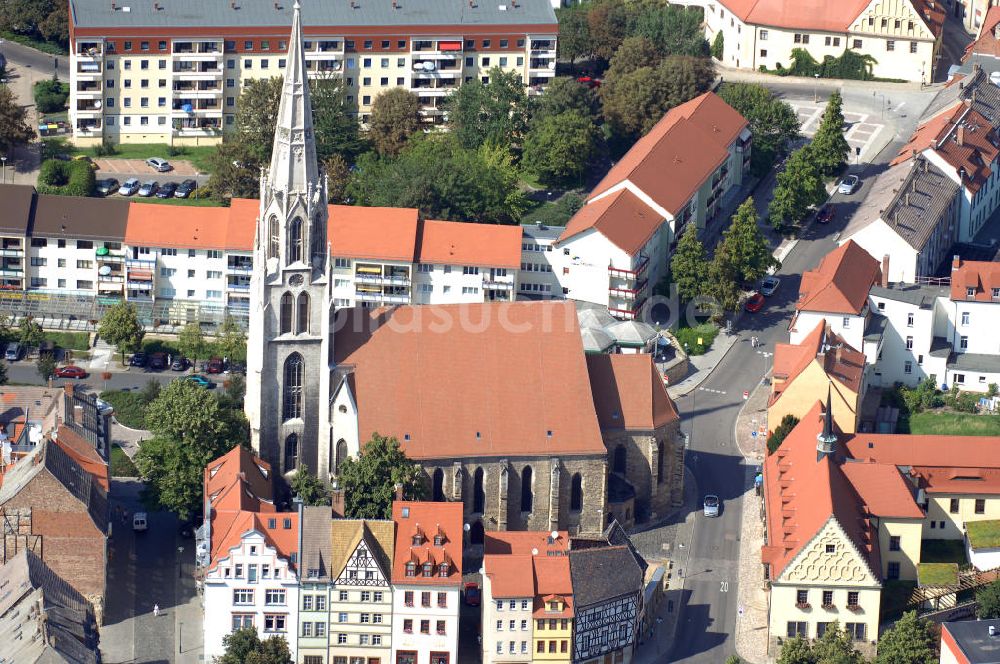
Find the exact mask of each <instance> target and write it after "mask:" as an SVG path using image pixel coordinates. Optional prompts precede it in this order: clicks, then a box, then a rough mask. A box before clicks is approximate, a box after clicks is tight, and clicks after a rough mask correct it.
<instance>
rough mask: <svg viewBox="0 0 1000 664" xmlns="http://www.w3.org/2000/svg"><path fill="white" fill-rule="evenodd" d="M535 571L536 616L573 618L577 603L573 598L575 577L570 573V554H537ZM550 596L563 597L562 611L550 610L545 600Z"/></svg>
mask: <svg viewBox="0 0 1000 664" xmlns="http://www.w3.org/2000/svg"><path fill="white" fill-rule="evenodd" d="M532 565H533V567H534V572H535V603H534V612H533V614H532V615H534V616H535V617H536V618H541V617H543V616H544V617H546V618H572V617H573V608H574V606H575V605H576V603H575V601H574V599H573V578H572V576H571V574H570V567H569V556H551V557H548V556H545V557H543V556H535V557H534V558H533V559H532ZM549 598H559V599H561V600H562V601H563V602H564V604H565V606H564V607H563V610H562V611H559V612H553V611H549V610H548V609H547V608H546V606H545V601H546V600H547V599H549Z"/></svg>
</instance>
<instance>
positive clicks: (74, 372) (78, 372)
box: [56, 364, 87, 379]
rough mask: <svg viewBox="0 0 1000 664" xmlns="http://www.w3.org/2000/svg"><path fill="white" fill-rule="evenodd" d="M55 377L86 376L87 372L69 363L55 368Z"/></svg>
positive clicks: (78, 377)
mask: <svg viewBox="0 0 1000 664" xmlns="http://www.w3.org/2000/svg"><path fill="white" fill-rule="evenodd" d="M56 377H57V378H77V379H80V378H86V377H87V372H86V371H84V370H83V369H81V368H80V367H78V366H74V365H72V364H70V365H69V366H65V367H59V368H58V369H56Z"/></svg>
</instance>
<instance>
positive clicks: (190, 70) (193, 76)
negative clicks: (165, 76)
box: [174, 63, 222, 81]
mask: <svg viewBox="0 0 1000 664" xmlns="http://www.w3.org/2000/svg"><path fill="white" fill-rule="evenodd" d="M174 76H175V77H177V80H178V81H215V80H219V79H221V78H222V67H220V66H218V65H217V64H216V65H215V66H212V67H208V66H206V65H205V63H200V64H199V65H198V66H192V67H182V66H180V65H179V64H175V65H174Z"/></svg>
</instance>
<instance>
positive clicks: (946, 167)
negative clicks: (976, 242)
mask: <svg viewBox="0 0 1000 664" xmlns="http://www.w3.org/2000/svg"><path fill="white" fill-rule="evenodd" d="M942 140H950V136H945V137H944V139H942ZM922 154H923V155H924V156H926V157H927V158H928V159H929V160H930V161H931V162H933V163H934V165H935V166H937V167H938V168H940V169H941V170H942V171H944V172H945V174H946V175H947V176H948V177H949V178H951V179H952V180H953V181H955V182H956V183H957V184H959V185H961V190H960V191H961V193H960V194H959V201H960V202H961V206H960V208H959V212H958V220H959V221H958V237H957V241H958V242H972V241H973V239H974V238H975V236H976V233H978V232H979V231H980V230H982V228H983V225H985V224H986V222H987V221H989V219H990V217H991V216H992V215H993V213H994V212H995V211H996V209H997V207H1000V175H998V174H997V169H998V168H1000V157H997V158H995V159H993V161H991V162H990V163H989V164H986V168H987V169H989V171H990V176H989V177H988V178H986V180H985V181H984V182H983V185H982V186H981V187H980V188H979V190H978V191H976V192H975V193H972V192H971V191H970V190H969V188H968V187H967V186H964V184H963V179H964V177H965V176H964V173H959V172H958V171H957V170H956V169H955V167H954V166H952V165H951V164H949V163H948V162H947V161H945V160H944V159H943V158H942V157H941V155H939V154H938V153H937V152H935V151H934V150H933V149H930V148H929V149H927V150H924V151H923V153H922Z"/></svg>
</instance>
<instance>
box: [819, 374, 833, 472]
mask: <svg viewBox="0 0 1000 664" xmlns="http://www.w3.org/2000/svg"><path fill="white" fill-rule="evenodd" d="M832 391H833V386H832V383H831V384H828V385H827V386H826V412H825V413H823V431H822V433H820V434H819V435H818V436H816V460H817V461H819V460H820V459H822V458H823V457H824V456H831V455H832V454H833V453H834V451H835V450H836V446H837V434H835V433H834V432H833V408H832V407H831V404H832V400H831V394H832Z"/></svg>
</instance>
